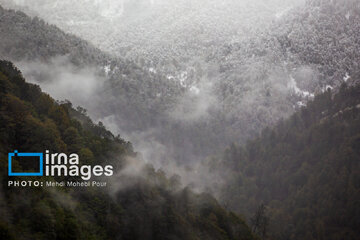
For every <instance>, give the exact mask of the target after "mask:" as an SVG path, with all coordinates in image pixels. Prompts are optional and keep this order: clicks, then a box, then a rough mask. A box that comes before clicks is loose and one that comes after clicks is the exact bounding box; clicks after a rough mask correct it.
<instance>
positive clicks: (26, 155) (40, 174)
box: [8, 150, 44, 176]
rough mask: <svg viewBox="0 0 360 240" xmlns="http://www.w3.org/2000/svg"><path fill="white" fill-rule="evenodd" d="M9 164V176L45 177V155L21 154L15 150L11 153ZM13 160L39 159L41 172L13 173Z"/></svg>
mask: <svg viewBox="0 0 360 240" xmlns="http://www.w3.org/2000/svg"><path fill="white" fill-rule="evenodd" d="M8 157H9V164H8V175H9V176H43V175H44V170H43V153H19V152H18V151H17V150H15V151H14V152H13V153H9V155H8ZM13 158H20V160H21V159H23V158H38V160H39V165H38V166H39V171H38V172H37V171H36V172H13V169H12V160H13Z"/></svg>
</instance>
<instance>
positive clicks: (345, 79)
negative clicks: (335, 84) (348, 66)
mask: <svg viewBox="0 0 360 240" xmlns="http://www.w3.org/2000/svg"><path fill="white" fill-rule="evenodd" d="M349 78H350V75H349V73H348V72H346V74H345V76H344V77H343V80H344V82H347V81H348V80H349Z"/></svg>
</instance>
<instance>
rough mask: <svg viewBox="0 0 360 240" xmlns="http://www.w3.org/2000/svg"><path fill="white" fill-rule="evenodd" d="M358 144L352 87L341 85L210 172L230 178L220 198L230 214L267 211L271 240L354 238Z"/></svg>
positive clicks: (358, 100)
mask: <svg viewBox="0 0 360 240" xmlns="http://www.w3.org/2000/svg"><path fill="white" fill-rule="evenodd" d="M359 143H360V86H356V87H349V88H347V87H346V86H345V85H343V86H342V87H341V88H340V90H339V92H338V93H336V94H333V93H331V92H330V91H327V92H325V93H323V94H320V95H318V96H316V97H315V99H314V101H312V102H309V104H308V106H307V107H306V108H302V109H301V110H300V111H299V112H297V113H296V114H294V115H293V116H292V117H291V118H290V119H288V120H286V121H281V122H280V123H279V124H278V125H277V126H276V127H275V128H273V129H265V130H264V131H263V133H262V136H261V137H260V138H258V139H255V140H253V141H250V142H248V143H247V144H246V145H245V146H244V147H236V146H232V147H231V148H229V149H228V150H227V151H226V152H225V153H224V155H223V156H222V157H221V159H222V160H219V161H214V162H212V166H213V167H214V168H216V167H219V168H220V169H221V171H226V172H227V173H228V176H231V177H229V182H228V185H227V186H226V187H225V188H224V189H223V192H222V194H221V196H222V198H223V200H224V201H226V202H227V204H228V205H229V206H230V207H231V208H232V209H235V210H236V211H238V212H242V213H246V215H247V216H248V217H249V218H250V217H251V216H253V214H254V213H255V212H256V208H257V206H258V205H259V204H260V203H261V202H263V203H264V204H265V205H266V206H267V213H268V214H269V217H270V219H269V221H270V229H269V232H270V235H271V237H272V238H274V239H308V240H311V239H327V240H331V239H334V240H335V239H358V237H359V236H360V232H359V223H360V222H359V219H360V212H359V199H360V188H359V177H358V176H359V173H360V161H359V160H360V151H359V149H360V145H359ZM215 162H216V163H215ZM229 169H231V170H229Z"/></svg>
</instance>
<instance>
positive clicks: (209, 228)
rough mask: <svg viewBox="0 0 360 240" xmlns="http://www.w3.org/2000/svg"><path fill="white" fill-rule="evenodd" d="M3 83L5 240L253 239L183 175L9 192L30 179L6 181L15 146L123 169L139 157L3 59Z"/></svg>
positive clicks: (1, 214)
mask: <svg viewBox="0 0 360 240" xmlns="http://www.w3.org/2000/svg"><path fill="white" fill-rule="evenodd" d="M0 86H1V88H0V180H1V186H0V237H1V239H9V240H11V239H56V240H71V239H84V240H85V239H86V240H88V239H122V240H123V239H128V240H132V239H139V240H143V239H154V240H155V239H156V240H161V239H174V240H175V239H179V240H180V239H181V240H182V239H199V240H202V239H249V240H251V239H254V237H253V236H252V234H251V232H250V229H249V228H248V227H247V225H246V224H245V223H244V221H242V220H241V219H240V218H239V217H237V216H236V215H234V214H233V213H230V212H228V211H226V210H224V209H223V208H221V206H220V205H219V204H218V203H217V202H216V200H215V199H214V198H212V197H211V196H209V195H204V194H202V195H199V194H195V193H193V192H192V191H190V190H188V189H183V190H182V189H181V188H180V186H179V185H180V183H179V181H180V180H179V179H178V178H179V177H177V176H174V177H173V178H171V179H167V178H166V177H165V174H164V173H163V172H161V171H155V170H154V168H153V167H151V166H146V167H145V169H144V170H143V172H142V173H141V176H133V177H132V178H126V179H125V180H124V181H123V179H120V180H115V181H111V182H110V181H109V182H108V184H109V185H110V184H112V186H109V187H107V188H75V189H74V188H46V187H44V188H41V187H40V188H36V187H34V188H31V187H27V188H11V187H8V186H7V180H26V178H24V177H22V178H20V177H8V176H7V156H6V153H7V152H12V151H14V150H15V149H17V150H19V151H21V152H31V151H36V152H38V151H44V150H46V149H48V150H50V151H54V152H65V153H72V152H76V153H78V154H79V156H80V161H81V164H101V165H103V164H104V163H111V164H113V165H114V168H115V170H116V171H117V172H118V171H121V170H122V167H123V166H124V165H125V164H126V163H127V162H131V161H140V160H136V153H134V152H133V150H132V146H131V144H130V143H129V142H126V141H124V140H123V139H121V138H120V137H115V136H113V135H112V133H111V132H109V131H107V130H106V129H105V127H104V126H103V125H102V124H101V123H99V124H98V125H96V124H94V123H92V121H91V120H90V118H89V117H88V116H86V114H85V113H86V110H84V109H82V108H78V109H77V110H75V109H74V108H73V107H72V104H71V103H70V102H68V101H65V102H55V101H54V100H53V99H52V98H51V97H49V96H48V95H46V94H44V93H42V92H41V90H40V88H39V87H38V86H35V85H32V84H28V83H26V82H25V80H24V79H23V77H22V76H21V73H20V72H19V71H18V70H17V69H16V68H15V67H14V66H13V65H12V63H10V62H6V61H0ZM126 156H128V157H132V158H131V159H130V160H126ZM126 161H127V162H126ZM13 162H14V167H18V168H21V166H20V165H19V164H18V163H17V161H16V160H13ZM58 178H59V179H58V180H66V179H65V178H63V177H58ZM115 178H116V177H115V176H114V179H115ZM29 180H30V179H29ZM31 180H34V178H31ZM41 180H51V178H50V177H41ZM121 184H124V185H126V186H125V187H123V188H121V186H117V185H121Z"/></svg>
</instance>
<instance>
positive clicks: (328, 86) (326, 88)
mask: <svg viewBox="0 0 360 240" xmlns="http://www.w3.org/2000/svg"><path fill="white" fill-rule="evenodd" d="M329 89H330V90H333V89H334V87H333V86H331V85H326V86H325V87H323V89H322V92H326V91H328V90H329Z"/></svg>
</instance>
